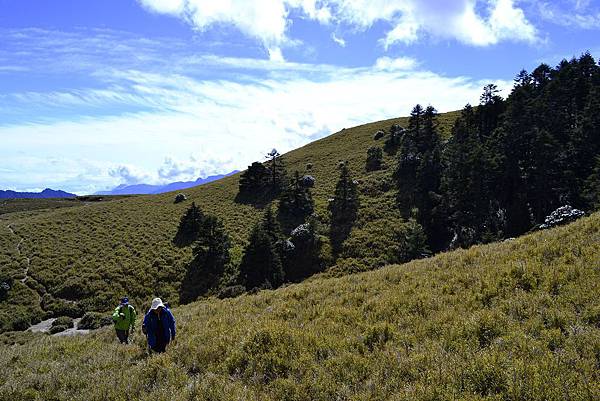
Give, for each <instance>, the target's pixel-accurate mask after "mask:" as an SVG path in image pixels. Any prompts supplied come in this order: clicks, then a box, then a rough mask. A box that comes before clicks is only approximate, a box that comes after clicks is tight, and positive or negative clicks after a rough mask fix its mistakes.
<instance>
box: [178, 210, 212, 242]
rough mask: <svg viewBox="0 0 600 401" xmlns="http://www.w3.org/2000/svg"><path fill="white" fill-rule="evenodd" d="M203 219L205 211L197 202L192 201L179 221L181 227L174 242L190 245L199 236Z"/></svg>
mask: <svg viewBox="0 0 600 401" xmlns="http://www.w3.org/2000/svg"><path fill="white" fill-rule="evenodd" d="M203 221H204V213H202V210H201V209H200V208H199V207H198V206H197V205H196V203H195V202H192V204H191V205H190V207H189V208H188V209H187V210H186V212H185V213H184V215H183V216H182V217H181V220H180V221H179V227H178V228H177V233H176V234H175V238H174V239H173V242H174V243H175V244H176V245H178V246H186V245H190V244H191V243H192V242H194V241H195V240H196V238H198V234H199V232H200V227H201V225H202V222H203Z"/></svg>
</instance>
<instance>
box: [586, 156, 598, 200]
mask: <svg viewBox="0 0 600 401" xmlns="http://www.w3.org/2000/svg"><path fill="white" fill-rule="evenodd" d="M584 198H585V199H586V201H587V204H588V206H589V207H590V208H591V209H592V210H600V155H598V156H596V163H595V165H594V168H593V169H592V173H591V174H590V175H589V176H588V178H587V180H586V182H585V190H584Z"/></svg>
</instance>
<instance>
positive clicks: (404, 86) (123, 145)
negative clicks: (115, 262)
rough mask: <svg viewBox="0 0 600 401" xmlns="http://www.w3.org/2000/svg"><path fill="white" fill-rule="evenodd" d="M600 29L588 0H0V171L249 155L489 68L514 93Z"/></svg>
mask: <svg viewBox="0 0 600 401" xmlns="http://www.w3.org/2000/svg"><path fill="white" fill-rule="evenodd" d="M599 37H600V4H598V2H596V1H586V0H562V1H552V2H549V1H540V2H538V1H532V0H523V1H518V0H481V1H476V0H456V1H443V0H432V1H426V2H425V1H419V0H397V1H387V0H256V1H251V0H229V1H214V0H85V1H81V0H52V1H50V0H0V140H1V143H2V146H1V147H0V188H1V189H15V190H40V189H43V188H45V187H52V188H60V189H64V190H68V191H73V192H76V193H79V194H84V193H93V192H96V191H98V190H103V189H106V188H112V187H114V186H116V185H119V184H122V183H125V184H134V183H139V182H145V183H163V182H171V181H176V180H189V179H195V178H197V177H199V176H207V175H211V174H216V173H224V172H228V171H231V170H233V169H243V168H244V167H245V166H246V165H248V164H249V163H250V162H252V161H254V160H259V159H261V157H262V155H263V154H265V153H266V152H267V151H269V150H270V149H272V148H273V147H275V148H277V149H278V150H280V151H282V152H284V151H288V150H290V149H293V148H295V147H298V146H301V145H303V144H305V143H307V142H310V141H313V140H315V139H318V138H320V137H323V136H325V135H328V134H330V133H332V132H336V131H338V130H340V129H341V128H344V127H350V126H354V125H358V124H361V123H365V122H369V121H374V120H379V119H384V118H391V117H395V116H401V115H406V114H407V113H408V112H409V111H410V108H411V107H412V106H413V105H414V104H415V103H422V104H432V105H433V106H435V107H436V108H437V109H438V110H440V111H449V110H454V109H458V108H461V107H462V106H463V105H464V104H466V103H467V102H470V103H473V104H474V103H477V101H478V98H479V94H480V92H481V88H482V87H483V86H484V85H485V84H487V83H489V82H494V83H496V84H497V85H498V86H499V87H501V88H503V89H504V95H506V94H507V93H508V91H509V90H510V87H511V85H512V78H513V77H514V76H515V75H516V73H517V72H518V71H519V70H520V69H521V68H525V69H532V68H534V67H535V66H537V65H538V64H539V63H541V62H546V63H548V64H550V65H555V64H557V63H558V62H559V61H560V60H561V59H562V58H570V57H572V56H578V55H580V54H581V53H582V52H584V51H590V52H592V55H594V56H598V55H599V54H600V41H599V40H598V38H599Z"/></svg>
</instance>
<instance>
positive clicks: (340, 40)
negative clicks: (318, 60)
mask: <svg viewBox="0 0 600 401" xmlns="http://www.w3.org/2000/svg"><path fill="white" fill-rule="evenodd" d="M331 40H333V41H334V42H335V43H337V44H338V45H340V46H342V47H346V40H344V38H338V37H337V36H336V34H335V32H333V33H332V34H331Z"/></svg>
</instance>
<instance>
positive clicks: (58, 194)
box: [0, 188, 77, 199]
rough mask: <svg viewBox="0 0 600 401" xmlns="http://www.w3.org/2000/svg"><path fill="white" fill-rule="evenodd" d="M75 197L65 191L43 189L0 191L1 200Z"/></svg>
mask: <svg viewBox="0 0 600 401" xmlns="http://www.w3.org/2000/svg"><path fill="white" fill-rule="evenodd" d="M76 196H77V195H75V194H71V193H68V192H65V191H60V190H58V191H55V190H53V189H50V188H46V189H44V190H43V191H42V192H16V191H11V190H7V191H2V190H0V198H2V199H9V198H10V199H49V198H75V197H76Z"/></svg>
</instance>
